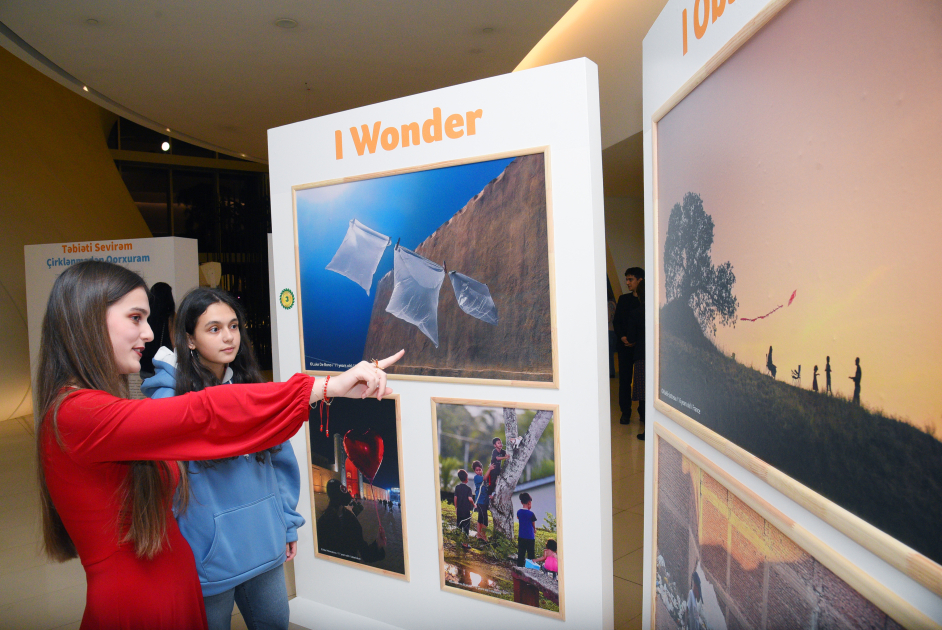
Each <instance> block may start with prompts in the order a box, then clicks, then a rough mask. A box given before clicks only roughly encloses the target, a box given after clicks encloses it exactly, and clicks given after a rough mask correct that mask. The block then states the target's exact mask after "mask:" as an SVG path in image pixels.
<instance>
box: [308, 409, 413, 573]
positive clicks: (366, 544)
mask: <svg viewBox="0 0 942 630" xmlns="http://www.w3.org/2000/svg"><path fill="white" fill-rule="evenodd" d="M308 439H309V444H310V454H311V455H310V459H311V461H310V466H311V504H312V505H313V506H314V523H315V527H314V547H315V553H316V555H317V557H319V558H323V559H327V560H334V561H338V562H342V563H347V564H353V565H355V566H357V567H360V568H364V569H368V570H372V571H378V572H380V573H384V574H386V575H390V576H392V577H397V578H400V579H405V580H408V579H409V550H408V543H407V537H406V534H405V532H406V510H405V493H404V491H403V488H402V483H401V481H400V471H401V470H402V454H401V449H400V447H399V445H400V443H401V429H400V418H399V396H398V395H393V396H390V397H388V398H384V399H383V400H382V401H377V400H375V399H367V400H351V399H346V398H336V399H334V401H333V402H332V403H331V404H330V406H324V405H323V403H318V405H317V407H315V408H314V409H313V410H312V411H311V414H310V420H309V422H308Z"/></svg>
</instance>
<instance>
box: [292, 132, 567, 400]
mask: <svg viewBox="0 0 942 630" xmlns="http://www.w3.org/2000/svg"><path fill="white" fill-rule="evenodd" d="M548 168H549V163H548V153H547V152H544V151H542V150H536V151H530V152H528V153H526V154H523V155H520V154H508V155H504V156H490V157H489V158H481V160H480V161H474V162H468V161H465V162H462V163H449V164H447V165H433V166H428V167H424V168H422V169H410V170H408V171H400V172H395V173H378V174H374V175H369V176H364V177H356V178H346V179H343V180H341V181H328V182H320V183H314V184H309V185H303V186H295V187H294V188H293V191H294V214H295V233H296V238H297V261H298V263H297V273H298V316H299V318H300V324H301V337H302V343H301V352H302V359H303V365H304V368H305V370H307V371H309V372H313V373H325V372H337V371H342V370H345V369H347V368H348V367H351V366H352V365H354V364H356V363H357V362H359V361H362V360H370V359H372V358H374V357H375V358H380V357H386V356H389V355H392V354H394V353H396V352H398V351H399V350H400V349H402V348H404V349H405V350H406V354H405V358H404V359H403V360H402V361H400V362H399V363H397V364H396V365H395V366H392V367H391V368H390V369H389V370H388V372H389V374H390V375H395V376H402V377H406V378H413V377H414V378H424V379H431V380H443V379H462V380H465V379H471V380H475V381H481V380H488V381H494V380H496V381H502V382H505V383H510V384H516V385H526V386H543V387H553V386H555V385H556V383H557V377H556V374H557V370H556V369H555V356H556V352H555V348H556V343H555V327H554V326H553V314H552V307H553V300H552V296H553V285H554V283H553V272H552V259H551V257H550V251H549V241H548V234H549V233H550V231H551V225H550V212H549V208H550V197H549V190H548V188H547V184H546V183H547V181H548V177H547V172H548ZM324 330H329V331H331V334H329V335H324V334H323V331H324Z"/></svg>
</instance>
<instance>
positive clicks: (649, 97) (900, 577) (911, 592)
mask: <svg viewBox="0 0 942 630" xmlns="http://www.w3.org/2000/svg"><path fill="white" fill-rule="evenodd" d="M709 1H710V0H706V2H709ZM703 4H704V0H668V2H667V4H666V6H665V7H664V9H663V11H662V12H661V14H660V15H659V17H658V18H657V20H656V21H655V23H654V25H653V26H652V27H651V29H650V30H649V31H648V34H647V36H646V37H645V39H644V42H643V76H644V78H643V85H644V105H643V112H644V114H643V121H644V127H643V134H644V136H643V139H644V190H645V194H644V215H645V243H646V247H645V267H646V268H647V269H649V270H654V269H655V268H656V266H657V265H658V264H659V263H658V261H657V260H656V258H655V254H656V251H655V250H656V243H655V230H654V227H655V226H654V193H655V189H654V169H653V166H654V161H653V160H654V155H653V145H652V122H653V117H654V115H655V114H658V115H663V113H664V112H663V111H660V110H661V109H662V108H663V107H664V106H665V105H666V104H668V103H670V104H676V100H677V99H676V98H675V95H676V94H677V93H678V91H679V90H681V88H682V87H683V86H684V85H685V84H687V83H688V82H689V81H691V80H692V79H695V78H697V79H699V80H702V79H703V78H704V77H702V76H700V77H697V74H698V73H699V72H701V71H702V70H703V68H704V66H705V65H707V63H708V62H710V60H711V59H713V58H714V57H715V56H716V55H718V54H723V53H724V52H726V51H724V50H723V49H724V48H726V47H727V46H734V45H735V41H734V40H735V39H736V37H737V35H738V34H739V33H740V31H741V30H742V29H743V28H745V27H747V26H748V25H749V24H750V23H751V22H752V21H753V20H758V21H762V20H765V19H767V16H768V15H769V14H770V13H774V11H775V10H776V9H777V8H779V7H781V6H782V5H783V2H782V0H761V1H745V0H740V1H739V2H735V3H734V2H732V1H730V2H728V3H727V4H726V6H725V10H724V11H723V13H722V14H721V15H720V16H719V17H718V18H716V20H715V21H710V22H709V23H708V24H707V27H706V30H705V32H704V33H703V35H702V37H701V38H700V39H697V38H696V37H695V35H694V32H693V27H692V21H693V19H694V18H693V12H694V6H695V5H700V6H702V5H703ZM685 10H686V11H687V23H688V28H687V34H686V37H687V51H686V54H684V30H683V21H684V20H683V17H682V16H683V11H685ZM701 11H702V9H701ZM701 17H702V13H701ZM708 114H709V113H708V112H704V113H703V116H704V124H709V115H708ZM649 273H650V271H649ZM646 327H647V328H646V330H647V332H646V334H647V338H646V343H647V347H648V348H657V345H656V338H655V335H654V333H655V331H654V311H653V309H651V308H649V309H648V311H647V313H646ZM654 366H655V362H654V361H653V360H651V361H649V362H648V374H647V379H646V386H647V390H646V401H647V402H646V404H647V407H648V411H647V416H648V418H649V420H650V421H651V422H649V427H648V428H649V429H650V428H651V427H652V426H653V423H658V424H663V425H664V426H665V428H667V429H668V430H669V431H671V432H672V433H674V435H676V436H678V437H680V438H681V439H682V440H683V441H685V442H687V443H688V444H690V445H691V446H692V447H693V448H695V449H696V450H698V451H699V452H700V453H702V454H703V455H704V456H705V457H707V458H709V459H710V460H712V461H713V462H714V463H715V464H716V465H717V466H719V467H720V468H722V469H723V470H725V471H727V472H728V473H729V474H730V475H732V476H733V477H734V478H736V479H738V480H739V481H740V482H741V483H742V484H743V485H745V486H746V488H748V489H749V490H750V491H752V492H754V493H755V494H756V495H758V496H759V497H760V498H762V499H764V500H765V501H767V502H768V503H770V504H771V505H772V506H774V507H775V508H776V509H778V510H779V511H780V512H782V513H783V514H784V515H785V516H786V517H787V518H789V519H792V520H794V522H795V523H797V524H798V525H799V526H801V527H803V528H804V529H806V530H807V531H808V532H809V533H811V534H812V535H813V536H815V537H817V538H818V539H820V540H821V541H822V542H823V543H824V544H826V545H828V546H830V547H831V548H833V549H834V550H835V551H836V552H837V553H838V554H840V555H842V556H844V557H845V558H847V559H848V560H850V561H851V562H852V563H853V564H855V565H856V566H857V568H858V569H859V570H860V571H862V572H864V573H866V574H868V575H870V576H871V577H872V578H873V579H874V580H875V581H876V582H878V583H880V584H883V585H884V586H885V587H886V588H888V589H889V590H890V591H892V592H894V593H896V594H897V595H898V596H899V597H900V598H901V599H903V600H904V601H906V602H909V603H910V604H911V605H912V606H913V607H915V608H916V609H918V610H920V611H921V612H923V613H924V614H926V615H927V616H928V617H930V618H931V619H933V620H934V621H936V622H937V623H942V599H940V598H939V597H938V596H936V595H935V594H934V593H932V592H931V591H930V590H928V589H927V588H925V587H924V586H922V585H921V584H919V583H918V582H916V581H914V580H913V579H911V578H910V577H908V576H907V575H905V574H904V573H902V572H901V571H899V570H897V569H895V568H894V567H892V566H891V565H890V564H888V563H887V562H885V561H884V560H882V559H881V558H879V557H877V556H876V555H874V554H873V553H872V552H870V551H868V550H867V549H865V548H864V547H862V546H861V545H859V544H858V543H856V542H854V541H853V540H851V539H850V538H849V537H847V536H846V535H844V534H843V533H841V532H840V531H838V530H837V529H835V528H834V527H832V526H831V525H829V524H827V523H825V522H824V521H823V520H821V519H820V518H818V517H817V516H815V515H814V514H812V513H811V512H810V511H808V510H807V509H805V508H804V507H802V506H800V505H798V504H797V503H796V502H794V501H793V500H791V499H790V498H788V497H786V496H785V495H784V494H782V493H780V492H778V491H777V490H775V489H774V488H772V487H771V486H770V485H768V484H767V483H765V482H764V481H762V479H760V478H759V477H758V476H756V475H755V474H752V473H751V472H749V471H748V470H747V469H746V468H743V467H742V466H740V465H739V464H737V463H736V462H734V461H733V460H731V459H729V458H728V457H726V456H724V455H723V454H722V453H720V452H719V451H717V450H716V449H714V448H712V447H711V446H710V445H709V444H708V443H706V442H705V441H703V440H702V439H700V438H699V437H697V436H696V435H694V434H693V433H691V432H689V431H687V430H685V429H684V428H682V427H681V426H680V425H678V424H677V423H675V422H674V421H672V420H671V419H670V418H668V417H667V416H666V415H664V414H663V413H661V412H659V411H657V410H655V409H654V407H653V401H654V400H655V397H656V395H657V393H656V392H655V390H654V385H655V379H654ZM654 443H655V441H654V440H648V441H647V445H646V451H645V458H646V461H647V462H654ZM653 468H654V467H653V466H651V465H648V466H646V467H645V481H644V483H645V494H644V511H645V512H644V513H645V517H646V518H645V524H644V540H645V544H644V565H643V588H644V594H643V602H644V603H643V606H642V610H643V618H642V625H643V627H645V628H647V627H651V622H652V619H651V602H652V601H653V598H654V597H655V596H656V594H655V593H654V592H653V584H654V574H653V567H654V556H653V554H654V553H655V549H654V546H653V541H654V531H653V528H654V525H655V523H654V520H653V515H654V508H655V506H654V503H653V502H654V496H655V487H654V484H655V474H654V473H655V471H654V469H653Z"/></svg>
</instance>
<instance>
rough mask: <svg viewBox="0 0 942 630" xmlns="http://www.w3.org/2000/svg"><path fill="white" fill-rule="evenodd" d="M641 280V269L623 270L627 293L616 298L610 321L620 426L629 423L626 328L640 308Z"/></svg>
mask: <svg viewBox="0 0 942 630" xmlns="http://www.w3.org/2000/svg"><path fill="white" fill-rule="evenodd" d="M643 280H644V269H642V268H641V267H629V268H628V269H626V270H625V284H626V285H627V287H628V292H627V293H625V294H624V295H622V296H621V297H620V298H618V305H617V306H616V307H615V317H614V319H613V320H612V324H613V325H614V327H615V336H616V337H617V338H618V406H619V407H620V408H621V418H620V420H619V422H620V423H621V424H628V423H629V422H631V398H632V397H631V377H632V372H633V369H634V368H633V366H634V360H635V350H634V347H633V346H629V345H628V327H629V325H630V322H629V317H630V315H631V312H632V311H634V310H635V309H638V308H641V301H640V300H639V299H638V295H637V293H636V290H637V288H638V285H639V284H640V283H641V282H642V281H643Z"/></svg>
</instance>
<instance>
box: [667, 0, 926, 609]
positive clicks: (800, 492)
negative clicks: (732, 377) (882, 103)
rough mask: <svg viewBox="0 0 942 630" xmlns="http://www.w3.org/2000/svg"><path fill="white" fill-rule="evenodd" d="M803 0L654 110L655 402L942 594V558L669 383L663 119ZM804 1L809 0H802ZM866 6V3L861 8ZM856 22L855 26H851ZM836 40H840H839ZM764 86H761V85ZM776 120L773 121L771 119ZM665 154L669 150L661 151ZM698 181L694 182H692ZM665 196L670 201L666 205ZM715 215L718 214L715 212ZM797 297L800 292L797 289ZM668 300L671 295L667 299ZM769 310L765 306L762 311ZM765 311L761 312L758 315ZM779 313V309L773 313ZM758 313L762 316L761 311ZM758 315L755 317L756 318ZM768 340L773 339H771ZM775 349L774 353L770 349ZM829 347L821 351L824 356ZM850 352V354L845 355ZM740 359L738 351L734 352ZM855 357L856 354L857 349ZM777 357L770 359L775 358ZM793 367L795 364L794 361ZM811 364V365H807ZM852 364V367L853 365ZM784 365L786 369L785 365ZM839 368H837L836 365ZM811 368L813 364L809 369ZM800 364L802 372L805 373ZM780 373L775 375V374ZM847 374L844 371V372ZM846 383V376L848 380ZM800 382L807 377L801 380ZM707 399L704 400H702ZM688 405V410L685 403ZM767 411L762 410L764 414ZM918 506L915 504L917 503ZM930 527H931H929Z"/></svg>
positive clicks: (760, 23)
mask: <svg viewBox="0 0 942 630" xmlns="http://www.w3.org/2000/svg"><path fill="white" fill-rule="evenodd" d="M799 1H800V0H774V1H772V2H768V3H767V4H766V6H765V7H764V8H763V9H762V10H761V11H760V12H759V13H758V14H757V15H756V16H755V17H754V18H753V19H752V20H750V21H749V22H748V23H746V24H745V26H744V27H743V28H742V29H741V30H740V31H739V32H738V33H737V34H736V35H735V36H733V37H732V38H731V39H730V40H729V41H728V42H727V43H726V45H724V46H723V47H722V48H721V49H720V50H719V51H718V52H717V53H716V54H715V55H714V56H713V57H712V58H711V59H709V60H708V61H707V62H706V63H705V64H704V65H703V67H702V68H700V69H699V70H698V71H697V72H695V73H694V74H693V75H692V76H691V78H690V79H689V80H688V81H687V82H686V83H685V84H684V85H683V86H682V87H681V88H680V89H679V90H678V91H677V92H676V93H674V94H673V95H672V96H671V97H670V98H668V99H667V100H666V101H665V102H664V103H663V104H662V105H661V106H660V107H659V108H657V110H656V111H655V113H654V114H653V115H652V157H653V160H652V173H653V208H654V235H655V236H654V243H655V253H654V260H655V269H654V273H653V274H649V275H650V276H651V278H652V280H653V283H654V295H655V296H656V297H655V300H654V303H655V309H654V311H655V312H654V340H655V352H654V391H655V399H654V401H653V405H654V408H655V409H657V410H658V411H660V412H661V413H663V414H665V415H666V416H667V417H669V418H670V419H671V420H673V421H675V422H677V423H678V424H679V425H680V426H682V427H683V428H684V429H686V430H688V431H690V432H691V433H693V434H694V435H696V436H697V437H699V438H700V439H702V440H704V441H705V442H706V443H708V444H709V445H710V446H712V447H713V448H715V449H717V451H719V452H721V453H723V454H724V455H726V456H727V457H729V458H730V459H732V460H733V461H735V462H736V463H738V464H739V465H741V466H743V467H744V468H746V469H748V470H750V471H751V472H752V473H754V474H755V475H757V476H759V477H760V478H762V479H763V480H764V481H765V482H766V483H768V484H769V485H771V486H772V487H773V488H775V489H776V490H778V491H779V492H781V493H783V494H784V495H786V496H787V497H789V498H790V499H792V500H794V501H795V502H797V503H798V504H799V505H801V506H803V507H804V508H806V509H808V510H809V511H811V512H812V513H814V514H815V515H816V516H818V517H820V518H821V519H822V520H824V521H825V522H827V523H828V524H830V525H832V526H833V527H835V528H836V529H838V530H839V531H841V532H843V533H844V534H846V535H847V536H848V537H850V538H851V539H852V540H854V541H855V542H857V543H859V544H860V545H862V546H863V547H865V548H867V549H868V550H870V551H871V552H872V553H874V554H875V555H876V556H878V557H880V558H882V559H883V560H885V561H886V562H888V563H889V564H890V565H891V566H893V567H895V568H896V569H898V570H899V571H901V572H903V573H905V574H906V575H908V576H909V577H911V578H912V579H914V580H915V581H917V582H919V583H920V584H922V585H924V586H925V587H927V588H928V589H930V590H931V591H933V592H934V593H936V594H939V595H942V564H940V563H939V562H936V561H935V560H933V559H931V558H929V557H927V555H925V554H924V553H922V552H920V551H918V550H916V549H914V548H913V547H911V546H910V545H908V544H906V543H903V542H901V540H899V539H898V538H897V537H894V536H893V535H890V534H889V533H887V532H886V531H884V530H882V529H880V528H878V527H877V526H875V525H873V524H871V522H868V521H867V520H865V519H864V518H862V517H861V516H858V515H857V514H855V513H853V512H851V511H850V509H848V508H846V507H845V506H844V505H842V504H839V503H838V502H836V501H837V500H838V499H835V500H831V499H829V498H827V497H825V496H824V495H823V494H821V493H819V492H818V491H816V490H814V489H812V488H811V487H810V486H809V485H807V484H806V483H804V482H802V481H799V480H797V479H796V478H795V477H794V476H792V475H789V474H786V473H785V472H783V471H782V470H781V468H780V467H776V466H773V465H771V464H770V463H768V461H767V460H768V459H770V457H769V455H768V454H766V455H765V457H762V456H760V455H757V454H756V453H754V452H752V451H750V450H748V449H747V448H744V447H743V446H741V445H740V444H738V443H736V442H734V441H733V440H731V439H728V438H727V437H724V436H723V435H721V434H720V433H719V432H718V431H715V430H713V429H711V428H709V427H707V426H705V425H704V424H703V423H701V422H700V421H698V420H697V417H696V416H697V415H699V410H697V409H696V407H697V405H698V401H696V400H687V399H686V398H687V397H686V396H685V395H684V393H683V392H671V391H670V390H668V389H666V388H665V387H664V373H663V372H662V370H664V369H665V368H664V365H663V357H662V343H663V342H664V339H665V331H664V322H663V321H662V315H663V313H662V306H661V298H662V293H661V292H662V291H663V290H664V289H662V288H661V287H662V285H665V275H664V274H665V271H664V249H665V248H664V246H663V245H662V242H663V239H664V233H663V231H662V227H661V221H662V219H665V220H666V216H668V213H669V212H670V211H671V210H670V209H671V205H672V204H674V203H676V202H678V201H680V200H679V199H674V198H671V199H669V200H661V199H660V196H661V195H660V192H661V191H660V182H659V180H660V176H659V151H663V150H664V147H663V146H661V145H662V144H663V143H662V142H661V141H659V134H660V133H662V131H661V130H660V127H661V125H662V124H666V123H662V121H663V119H664V117H665V116H667V115H668V114H669V113H670V112H672V111H673V110H674V108H675V107H677V106H678V105H679V104H681V103H682V102H683V101H684V100H685V99H686V98H687V97H688V96H689V95H690V94H691V93H693V92H694V90H695V89H696V88H698V87H699V86H700V85H701V84H703V83H704V82H705V81H707V80H708V79H709V78H710V77H711V76H712V75H713V73H714V72H716V71H717V70H718V69H720V68H721V67H723V66H724V64H726V63H727V62H728V61H729V60H730V59H731V58H732V57H733V56H734V55H735V54H736V53H737V51H739V50H740V49H741V48H742V47H743V46H744V45H745V44H747V43H749V42H751V41H753V38H754V37H755V36H756V35H757V34H759V33H760V32H761V31H762V29H763V27H765V26H766V24H767V23H769V22H770V20H772V19H773V18H775V17H776V16H777V15H779V14H780V13H781V12H782V11H783V9H786V8H791V7H792V6H797V5H798V4H799ZM801 1H804V0H801ZM858 10H861V11H863V9H858ZM848 28H850V27H848ZM832 37H833V38H834V40H837V39H838V37H839V34H836V33H832ZM830 45H832V46H836V44H835V42H834V41H831V42H830ZM757 89H758V88H757ZM770 124H771V123H770ZM661 157H662V158H663V157H664V156H663V155H662V156H661ZM691 186H693V184H691ZM662 201H663V202H664V205H663V206H662ZM711 221H712V218H711ZM792 296H793V297H794V294H792ZM787 299H788V295H787V294H786V295H785V296H784V299H783V300H781V302H782V303H783V304H784V302H785V300H787ZM665 303H666V300H665ZM762 312H765V310H762V311H760V313H762ZM758 314H759V313H756V315H758ZM766 316H767V315H763V316H762V317H766ZM772 316H773V317H774V316H775V315H772ZM758 319H761V317H759V318H758ZM750 321H752V320H750ZM767 343H768V342H767ZM770 354H771V353H770ZM824 354H825V353H824V352H821V355H822V356H823V355H824ZM845 358H846V357H845ZM733 359H734V361H735V354H734V355H733ZM850 360H851V361H852V360H853V355H851V357H850ZM771 362H772V361H771V359H769V363H770V364H771ZM791 367H793V366H791ZM806 367H810V366H809V365H806ZM851 369H852V368H851ZM783 371H784V370H783ZM835 371H837V370H835ZM808 372H810V370H808ZM800 373H801V372H800V365H799V370H798V376H799V377H800ZM773 378H774V376H773ZM838 378H839V379H843V377H838ZM843 382H845V383H846V381H843ZM798 385H799V387H800V386H801V381H800V380H798ZM667 397H671V398H672V399H673V400H674V402H675V405H672V404H669V403H668V402H666V399H667ZM701 404H702V403H701ZM678 407H684V408H685V409H687V410H688V411H684V410H682V409H679V408H678ZM759 415H762V414H759ZM914 509H915V508H914ZM924 529H925V528H924Z"/></svg>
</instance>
